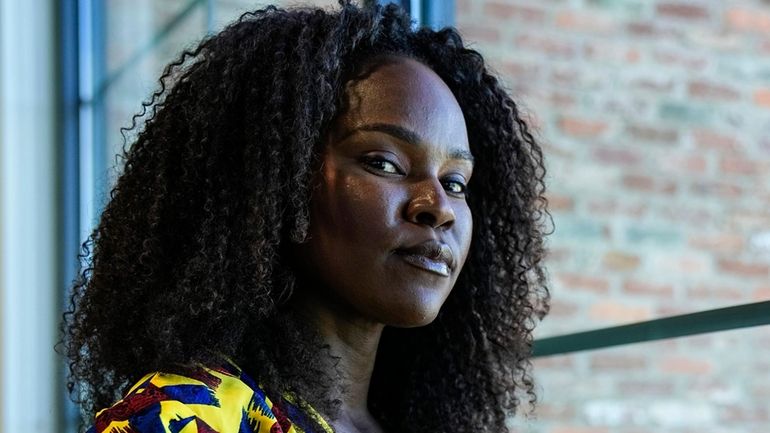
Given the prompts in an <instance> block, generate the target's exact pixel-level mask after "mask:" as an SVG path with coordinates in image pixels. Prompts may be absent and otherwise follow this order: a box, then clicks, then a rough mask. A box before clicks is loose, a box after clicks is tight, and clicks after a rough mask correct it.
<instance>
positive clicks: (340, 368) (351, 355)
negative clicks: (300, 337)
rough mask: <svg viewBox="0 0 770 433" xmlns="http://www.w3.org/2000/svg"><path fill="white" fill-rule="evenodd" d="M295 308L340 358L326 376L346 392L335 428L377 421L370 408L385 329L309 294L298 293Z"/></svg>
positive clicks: (295, 298)
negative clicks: (371, 386)
mask: <svg viewBox="0 0 770 433" xmlns="http://www.w3.org/2000/svg"><path fill="white" fill-rule="evenodd" d="M293 305H294V308H296V310H297V312H298V313H299V314H300V315H301V316H302V317H303V318H304V319H306V320H309V321H310V323H312V324H314V325H315V327H316V329H317V330H318V331H319V334H320V336H321V338H322V339H323V341H324V343H326V344H328V345H329V348H330V352H331V355H332V356H334V357H336V358H338V362H336V363H335V364H334V365H329V366H328V370H329V371H327V372H326V373H327V374H328V377H333V378H339V380H340V381H341V383H340V385H342V389H343V390H344V391H343V393H342V395H341V396H340V398H341V400H342V405H341V408H340V416H339V418H338V419H337V420H336V422H335V424H337V423H344V424H345V425H349V426H355V425H360V426H362V427H363V426H365V425H367V424H372V423H373V422H374V420H373V418H372V417H371V414H370V413H369V409H368V406H367V402H368V396H369V384H370V382H371V378H372V372H373V370H374V361H375V358H376V355H377V346H378V345H379V342H380V337H381V336H382V331H383V329H384V325H383V324H381V323H376V322H372V321H369V320H365V319H363V318H360V317H358V316H356V315H354V314H350V312H348V311H345V309H344V307H343V306H340V305H334V304H331V303H329V302H328V299H320V298H319V297H316V296H312V295H310V294H308V293H306V292H304V293H300V292H295V297H294V301H293ZM341 430H344V431H348V429H341ZM358 430H360V431H366V430H368V429H367V428H360V429H358ZM358 430H350V431H358Z"/></svg>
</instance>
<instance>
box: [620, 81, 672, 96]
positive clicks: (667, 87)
mask: <svg viewBox="0 0 770 433" xmlns="http://www.w3.org/2000/svg"><path fill="white" fill-rule="evenodd" d="M629 85H630V86H631V87H632V88H633V89H636V90H642V91H644V92H645V93H648V92H655V93H663V94H668V93H670V92H672V91H673V90H674V81H673V80H672V79H670V78H660V77H655V78H637V79H634V80H632V81H631V82H629Z"/></svg>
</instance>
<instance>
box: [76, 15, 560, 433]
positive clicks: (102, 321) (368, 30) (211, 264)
mask: <svg viewBox="0 0 770 433" xmlns="http://www.w3.org/2000/svg"><path fill="white" fill-rule="evenodd" d="M339 3H340V4H339V8H337V9H335V10H324V9H318V8H312V7H297V8H291V9H281V8H276V7H273V6H269V7H266V8H264V9H260V10H256V11H254V12H250V13H246V14H244V15H243V16H241V17H240V19H238V20H237V21H236V22H234V23H233V24H230V25H229V26H227V27H226V28H225V29H224V30H222V31H221V32H219V33H218V34H215V35H212V36H208V37H206V38H205V39H203V40H202V41H201V42H200V43H199V44H198V45H197V47H196V48H194V49H190V50H187V51H185V52H183V53H182V54H181V55H180V56H179V57H178V58H177V59H176V60H175V61H174V62H172V63H171V64H169V65H168V66H167V67H166V68H165V70H164V72H163V75H162V77H161V79H160V88H159V90H158V91H156V92H155V93H154V94H153V95H152V96H151V98H150V99H149V100H148V101H147V102H145V103H143V105H142V106H143V110H142V112H141V113H140V114H137V115H136V116H134V118H133V122H132V125H131V127H130V128H128V130H129V131H136V133H135V139H133V140H132V142H131V145H130V146H128V148H127V149H124V151H123V154H122V160H123V161H122V162H123V168H122V174H121V175H120V176H119V178H118V179H117V182H116V185H115V186H114V188H113V189H112V191H111V193H110V200H109V202H108V203H107V204H106V207H105V209H104V211H103V213H102V214H101V218H100V221H99V223H98V226H97V227H96V229H95V230H94V231H93V233H92V234H91V236H90V237H89V238H88V240H86V242H84V243H83V246H82V251H81V266H82V267H81V271H80V272H79V275H78V278H77V279H76V281H75V282H74V284H73V288H72V295H71V296H72V298H71V306H70V309H69V311H68V312H66V313H65V314H64V322H63V329H64V337H63V343H64V344H63V347H64V351H65V352H66V355H67V357H68V358H69V361H70V362H69V364H70V377H69V383H68V385H69V387H70V390H71V391H72V389H73V387H75V385H77V387H76V388H79V390H78V392H76V393H73V394H75V397H74V398H75V399H76V400H77V401H78V402H79V403H80V404H81V405H82V407H83V411H84V413H85V414H86V416H92V415H93V414H94V412H95V410H96V409H98V408H102V407H107V406H109V405H110V404H112V402H114V401H115V400H116V399H119V398H120V396H121V394H122V392H124V391H125V390H126V387H127V386H129V385H130V384H132V383H133V382H134V381H136V380H138V379H139V378H141V377H142V376H143V375H145V374H146V373H148V372H151V371H170V370H175V369H180V368H183V366H189V365H192V364H193V363H196V364H197V363H202V364H204V365H205V364H208V363H214V362H218V360H219V359H220V358H219V357H220V356H221V354H226V355H227V356H228V357H230V358H231V359H232V360H234V361H235V362H236V363H237V364H238V365H240V366H241V367H243V369H244V370H245V371H247V372H248V373H249V374H250V375H252V376H253V377H258V378H259V381H260V383H261V384H262V385H263V386H264V387H265V389H266V390H267V393H268V395H271V394H273V395H283V393H285V392H292V393H295V394H296V395H300V396H302V397H303V398H305V399H306V400H307V401H309V402H311V403H313V404H318V405H320V406H321V407H324V408H327V409H329V410H333V408H334V407H335V402H339V400H335V399H334V398H332V397H330V396H331V395H332V394H330V393H329V389H330V385H329V383H330V382H334V378H329V377H327V375H324V374H321V372H322V371H325V369H324V365H327V364H325V362H328V360H329V357H330V354H329V353H328V350H326V351H324V350H319V345H320V344H321V340H320V338H319V337H318V335H316V333H314V332H313V330H312V329H308V325H303V322H302V321H301V320H297V319H296V318H295V316H294V315H293V314H292V313H291V312H290V311H288V309H287V308H286V305H287V302H288V300H289V299H291V296H292V293H293V292H294V289H295V287H296V285H297V284H298V280H297V276H296V273H295V272H294V270H293V268H292V263H291V262H290V260H289V254H288V253H287V245H289V244H290V243H291V242H295V243H296V242H302V241H304V240H305V238H306V235H307V233H308V221H309V219H308V217H309V215H308V209H309V208H308V202H309V199H310V192H311V188H310V185H311V181H312V177H313V174H314V172H315V171H316V169H317V167H318V164H319V161H320V152H321V150H322V149H321V148H320V146H321V142H322V140H321V138H322V137H323V135H324V133H325V131H327V130H328V128H329V127H330V125H331V122H332V120H333V119H334V118H335V116H336V115H338V114H339V113H341V112H342V110H344V109H345V105H344V104H345V97H344V96H345V92H344V90H345V85H346V83H349V82H350V81H351V80H357V79H361V77H362V76H363V75H364V74H366V71H367V69H369V68H371V67H372V66H373V65H376V64H377V62H378V59H382V58H383V57H385V56H390V57H392V56H403V57H409V58H412V59H416V60H418V61H420V62H422V63H423V64H425V65H427V66H428V67H430V68H431V69H432V70H433V71H435V72H436V73H437V74H438V75H439V76H440V77H441V78H442V79H443V80H444V81H445V82H446V84H447V85H448V87H449V88H450V89H451V91H452V92H453V94H454V96H455V98H456V99H457V101H458V103H459V105H460V107H461V109H462V111H463V114H464V116H465V122H466V125H467V129H468V138H469V144H470V150H471V152H472V153H473V155H474V157H475V170H474V171H475V173H474V176H473V181H472V182H470V185H469V195H468V199H467V200H468V205H469V207H470V209H471V212H472V215H473V221H474V226H473V234H472V243H471V250H470V252H469V255H468V259H467V261H466V263H465V266H464V268H463V269H462V272H461V273H460V275H459V277H458V280H457V282H456V284H455V287H454V289H453V290H452V292H451V294H450V295H449V297H448V298H447V300H446V302H445V304H444V306H443V308H442V309H441V311H440V313H439V315H438V317H437V318H436V320H435V321H434V322H432V323H431V324H430V325H428V326H424V327H420V328H412V329H398V328H393V327H386V328H385V330H384V332H383V335H382V339H381V342H380V345H379V350H378V353H377V359H376V364H375V369H374V372H373V377H372V382H371V388H370V392H369V398H370V401H369V407H370V410H371V412H372V414H373V415H374V416H375V418H377V419H378V421H380V422H381V423H382V425H383V427H384V428H386V429H388V430H390V431H399V432H413V431H431V432H470V431H474V432H500V431H505V420H506V418H507V417H508V416H510V415H511V414H513V413H515V412H516V409H517V408H518V407H519V406H520V405H521V404H522V402H523V400H527V401H528V402H529V403H530V407H531V406H532V405H534V403H535V400H536V396H535V394H534V391H533V381H532V377H531V373H530V370H531V364H530V361H529V358H530V356H531V346H532V331H533V328H534V325H535V323H536V322H537V320H538V319H541V318H542V317H543V316H544V315H545V314H546V312H547V310H548V304H549V292H548V289H547V285H546V277H545V271H544V268H543V266H542V263H541V261H542V259H543V257H544V254H545V247H544V237H545V235H547V233H546V231H547V230H546V226H547V224H546V223H547V222H548V219H549V218H548V217H549V215H548V212H547V201H546V199H545V197H544V191H545V185H544V180H543V179H544V176H545V169H544V163H543V154H542V151H541V148H540V147H539V145H538V144H537V143H536V140H535V139H534V138H533V136H532V135H531V133H530V132H529V129H528V127H527V125H526V123H525V122H524V120H522V116H521V114H520V112H519V109H518V107H517V105H516V104H515V103H514V101H513V100H512V99H511V97H510V96H509V95H508V93H507V92H506V90H505V89H504V87H503V86H502V85H501V83H500V82H499V81H498V79H497V78H496V77H495V74H494V73H493V72H491V71H490V69H489V68H488V66H487V65H486V64H485V62H484V59H483V58H482V56H481V55H480V54H479V53H478V52H477V51H475V50H473V49H469V48H468V47H466V46H465V45H464V43H463V41H462V38H461V37H460V35H459V34H458V32H457V30H455V29H453V28H451V27H447V28H443V29H441V30H431V29H428V28H420V29H415V28H413V27H412V23H411V22H410V18H409V16H408V15H407V14H406V13H405V12H404V11H403V10H402V9H401V8H399V7H398V6H396V5H393V4H390V5H387V6H371V7H361V6H357V5H355V4H353V3H351V2H350V1H349V0H347V1H346V0H340V2H339ZM140 125H141V126H140ZM253 342H259V343H258V344H250V343H253ZM326 349H328V347H326Z"/></svg>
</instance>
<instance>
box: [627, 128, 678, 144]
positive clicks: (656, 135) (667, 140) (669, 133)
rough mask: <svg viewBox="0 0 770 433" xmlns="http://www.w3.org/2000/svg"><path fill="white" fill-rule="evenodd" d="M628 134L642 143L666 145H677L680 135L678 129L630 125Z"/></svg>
mask: <svg viewBox="0 0 770 433" xmlns="http://www.w3.org/2000/svg"><path fill="white" fill-rule="evenodd" d="M626 133H627V134H628V135H629V136H631V137H633V138H636V139H639V140H642V141H650V142H658V143H664V144H676V142H677V141H678V140H679V133H678V132H677V130H676V129H672V128H664V127H660V126H652V125H641V124H633V123H632V124H630V125H628V126H626Z"/></svg>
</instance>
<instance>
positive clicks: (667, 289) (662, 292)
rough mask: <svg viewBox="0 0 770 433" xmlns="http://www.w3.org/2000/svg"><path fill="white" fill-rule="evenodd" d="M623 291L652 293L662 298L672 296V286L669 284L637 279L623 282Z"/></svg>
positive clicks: (640, 293)
mask: <svg viewBox="0 0 770 433" xmlns="http://www.w3.org/2000/svg"><path fill="white" fill-rule="evenodd" d="M623 291H624V292H625V293H627V294H629V295H652V296H657V297H663V298H671V297H673V296H674V288H673V287H672V286H671V285H668V284H652V283H648V282H644V281H637V280H628V281H626V282H625V283H623Z"/></svg>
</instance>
